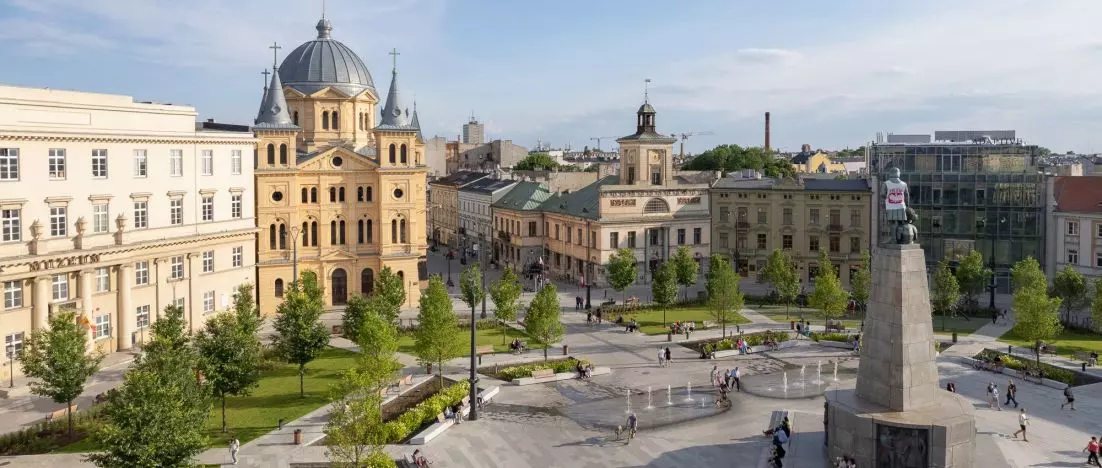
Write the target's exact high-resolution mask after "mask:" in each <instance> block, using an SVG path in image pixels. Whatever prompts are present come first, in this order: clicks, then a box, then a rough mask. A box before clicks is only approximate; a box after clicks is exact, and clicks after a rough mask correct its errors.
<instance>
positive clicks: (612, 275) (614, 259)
mask: <svg viewBox="0 0 1102 468" xmlns="http://www.w3.org/2000/svg"><path fill="white" fill-rule="evenodd" d="M605 272H606V273H605V274H606V276H608V284H609V285H610V286H612V289H615V290H617V291H619V292H620V293H621V294H624V296H623V299H622V300H623V301H625V302H626V301H627V294H626V293H624V290H625V289H627V287H628V286H631V284H632V283H634V282H635V278H636V276H637V275H638V274H639V272H638V271H637V265H636V260H635V252H634V251H632V250H631V249H629V248H622V249H619V250H617V251H616V252H615V253H613V254H612V255H611V256H609V257H608V263H607V264H606V265H605Z"/></svg>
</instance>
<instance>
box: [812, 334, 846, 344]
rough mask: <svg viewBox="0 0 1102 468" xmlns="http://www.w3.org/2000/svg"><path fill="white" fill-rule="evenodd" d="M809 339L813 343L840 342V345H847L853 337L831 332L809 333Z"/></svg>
mask: <svg viewBox="0 0 1102 468" xmlns="http://www.w3.org/2000/svg"><path fill="white" fill-rule="evenodd" d="M811 339H813V340H815V341H840V342H842V343H849V342H850V341H851V340H852V339H853V335H847V334H845V333H833V332H811Z"/></svg>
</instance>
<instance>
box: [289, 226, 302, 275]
mask: <svg viewBox="0 0 1102 468" xmlns="http://www.w3.org/2000/svg"><path fill="white" fill-rule="evenodd" d="M299 234H300V233H299V228H298V226H291V277H292V278H294V279H293V280H292V281H295V282H297V281H298V235H299Z"/></svg>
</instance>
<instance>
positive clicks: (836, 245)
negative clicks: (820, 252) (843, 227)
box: [830, 236, 842, 253]
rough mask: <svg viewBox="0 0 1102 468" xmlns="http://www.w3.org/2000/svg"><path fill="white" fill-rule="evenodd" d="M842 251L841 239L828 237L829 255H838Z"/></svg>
mask: <svg viewBox="0 0 1102 468" xmlns="http://www.w3.org/2000/svg"><path fill="white" fill-rule="evenodd" d="M841 250H842V238H841V237H839V236H830V253H838V252H840V251H841Z"/></svg>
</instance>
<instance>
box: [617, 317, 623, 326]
mask: <svg viewBox="0 0 1102 468" xmlns="http://www.w3.org/2000/svg"><path fill="white" fill-rule="evenodd" d="M616 324H617V325H623V324H624V316H623V315H617V316H616Z"/></svg>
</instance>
